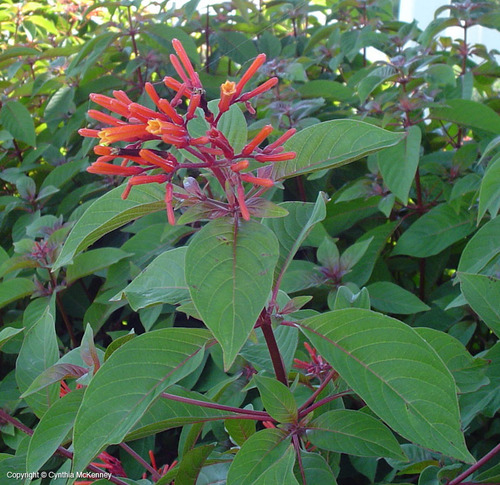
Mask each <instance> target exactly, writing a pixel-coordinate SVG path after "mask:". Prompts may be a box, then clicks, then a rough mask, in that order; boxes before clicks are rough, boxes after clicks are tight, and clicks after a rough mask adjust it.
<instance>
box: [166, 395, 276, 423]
mask: <svg viewBox="0 0 500 485" xmlns="http://www.w3.org/2000/svg"><path fill="white" fill-rule="evenodd" d="M161 397H163V398H165V399H170V400H171V401H177V402H182V403H184V404H192V405H193V406H201V407H202V408H211V409H217V410H219V411H229V412H231V413H237V414H242V415H243V414H244V415H246V416H252V419H255V420H259V421H260V420H263V421H274V420H273V418H271V416H269V414H267V413H266V412H265V411H253V410H251V409H240V408H235V407H232V406H224V405H223V404H218V403H214V402H207V401H201V400H199V399H191V398H189V397H182V396H176V395H175V394H169V393H168V392H162V393H161ZM247 419H248V418H247Z"/></svg>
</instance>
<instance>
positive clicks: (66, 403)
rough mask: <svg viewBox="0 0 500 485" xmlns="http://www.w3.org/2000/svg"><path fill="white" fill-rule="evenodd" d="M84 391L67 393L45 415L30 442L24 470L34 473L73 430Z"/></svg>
mask: <svg viewBox="0 0 500 485" xmlns="http://www.w3.org/2000/svg"><path fill="white" fill-rule="evenodd" d="M84 392H85V391H84V389H77V390H75V391H72V392H69V393H68V394H66V395H65V396H64V397H63V398H62V399H59V400H57V401H56V402H55V403H54V404H53V405H52V406H51V407H50V408H49V409H48V411H47V412H46V413H45V415H44V416H43V418H42V419H41V420H40V423H38V426H37V427H36V428H35V432H34V433H33V436H32V437H31V440H30V445H29V448H28V456H27V458H26V469H27V471H28V472H35V471H37V470H39V469H40V468H41V466H42V465H43V464H44V463H45V462H46V461H47V460H48V459H49V458H50V457H51V456H52V455H53V454H54V453H55V451H56V450H57V448H58V447H59V446H60V445H61V444H62V442H63V440H64V439H65V438H66V437H67V435H68V433H69V432H70V431H71V428H73V424H74V422H75V417H76V413H77V412H78V408H79V407H80V404H81V402H82V398H83V394H84Z"/></svg>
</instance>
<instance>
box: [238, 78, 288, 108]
mask: <svg viewBox="0 0 500 485" xmlns="http://www.w3.org/2000/svg"><path fill="white" fill-rule="evenodd" d="M276 84H278V78H277V77H272V78H271V79H269V80H267V81H266V82H265V83H263V84H261V85H260V86H259V87H257V88H255V89H254V90H253V91H250V92H249V93H245V94H244V95H243V96H241V97H240V98H239V100H238V101H241V102H242V103H244V102H245V101H248V100H249V99H251V98H253V97H255V96H257V95H258V94H262V93H265V92H266V91H269V90H270V89H271V88H273V87H274V86H276Z"/></svg>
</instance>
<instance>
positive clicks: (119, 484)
mask: <svg viewBox="0 0 500 485" xmlns="http://www.w3.org/2000/svg"><path fill="white" fill-rule="evenodd" d="M2 420H3V421H7V422H9V423H11V424H12V425H13V426H14V427H16V428H17V429H19V430H21V431H22V432H23V433H26V434H27V435H30V436H31V435H32V434H33V430H32V429H31V428H28V426H26V425H25V424H23V423H21V421H18V420H17V419H15V418H13V417H12V416H11V415H10V414H8V413H6V412H5V411H4V410H3V409H0V422H1V421H2ZM56 453H57V454H58V455H61V456H64V457H65V458H68V459H69V460H73V453H71V451H68V450H67V449H66V448H63V447H62V446H59V447H58V448H57V451H56ZM87 470H90V471H91V472H94V473H99V474H101V473H102V469H101V468H99V467H97V466H95V465H92V464H90V465H87ZM108 480H109V481H110V482H111V483H115V484H116V485H127V482H124V481H123V480H120V479H119V478H116V477H113V476H111V477H110V478H108Z"/></svg>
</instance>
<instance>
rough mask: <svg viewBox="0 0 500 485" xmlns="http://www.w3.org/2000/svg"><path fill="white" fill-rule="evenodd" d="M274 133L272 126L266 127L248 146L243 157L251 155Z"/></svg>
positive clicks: (243, 152)
mask: <svg viewBox="0 0 500 485" xmlns="http://www.w3.org/2000/svg"><path fill="white" fill-rule="evenodd" d="M272 131H273V127H272V125H266V126H264V128H262V130H260V131H259V133H257V136H256V137H255V138H254V139H253V140H252V141H251V142H250V143H249V144H248V145H246V146H245V147H244V148H243V150H242V151H241V153H242V154H243V155H250V153H252V152H253V151H254V150H255V148H257V146H258V145H260V144H261V143H262V142H263V141H264V140H265V139H266V138H267V137H268V136H269V135H270V134H271V133H272Z"/></svg>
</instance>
